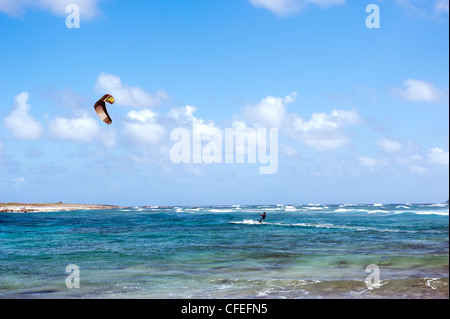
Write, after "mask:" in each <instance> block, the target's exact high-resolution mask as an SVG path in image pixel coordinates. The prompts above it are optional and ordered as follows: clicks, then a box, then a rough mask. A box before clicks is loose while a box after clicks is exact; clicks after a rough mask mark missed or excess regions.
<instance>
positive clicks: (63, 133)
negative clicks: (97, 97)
mask: <svg viewBox="0 0 450 319" xmlns="http://www.w3.org/2000/svg"><path fill="white" fill-rule="evenodd" d="M48 130H49V133H50V136H51V137H52V138H54V139H59V140H71V141H75V142H79V143H92V142H95V141H99V142H101V143H102V144H103V145H105V146H107V147H114V146H115V145H116V141H115V135H114V132H113V131H104V130H101V129H100V126H99V125H98V121H97V120H96V119H93V118H92V117H89V116H87V115H82V116H81V117H73V118H65V117H56V118H55V119H53V120H51V121H50V123H49V126H48Z"/></svg>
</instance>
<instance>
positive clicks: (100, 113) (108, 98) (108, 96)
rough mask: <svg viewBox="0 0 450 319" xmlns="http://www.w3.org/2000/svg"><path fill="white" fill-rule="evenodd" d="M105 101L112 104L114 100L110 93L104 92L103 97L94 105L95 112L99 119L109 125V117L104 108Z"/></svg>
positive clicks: (110, 121)
mask: <svg viewBox="0 0 450 319" xmlns="http://www.w3.org/2000/svg"><path fill="white" fill-rule="evenodd" d="M106 102H108V103H109V104H114V102H115V100H114V97H113V96H112V95H111V94H105V95H103V97H102V98H101V99H100V100H98V101H97V103H95V105H94V109H95V112H97V114H98V116H99V117H100V119H101V120H102V121H103V122H105V123H106V124H108V125H110V124H111V123H112V120H111V117H110V116H109V114H108V110H107V109H106Z"/></svg>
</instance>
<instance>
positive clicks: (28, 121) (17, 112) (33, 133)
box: [4, 92, 43, 140]
mask: <svg viewBox="0 0 450 319" xmlns="http://www.w3.org/2000/svg"><path fill="white" fill-rule="evenodd" d="M28 98H29V94H28V92H22V93H21V94H19V95H17V96H16V97H15V98H14V104H13V109H12V111H11V113H10V114H9V115H8V116H7V117H5V119H4V124H5V127H6V128H7V129H8V130H10V131H11V132H12V134H13V135H14V137H16V138H19V139H24V140H37V139H40V138H41V136H42V133H43V128H42V124H41V123H40V122H38V121H36V120H35V119H34V118H33V117H32V116H31V115H29V114H28V112H29V110H30V105H29V104H28Z"/></svg>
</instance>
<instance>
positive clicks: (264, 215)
mask: <svg viewBox="0 0 450 319" xmlns="http://www.w3.org/2000/svg"><path fill="white" fill-rule="evenodd" d="M259 216H261V217H262V218H261V220H260V221H259V223H260V224H261V223H262V221H263V220H264V219H266V212H264V213H262V215H261V214H259Z"/></svg>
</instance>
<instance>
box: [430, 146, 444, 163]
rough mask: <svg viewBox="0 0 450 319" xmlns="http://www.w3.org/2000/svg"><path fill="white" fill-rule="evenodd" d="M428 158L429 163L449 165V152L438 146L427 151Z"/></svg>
mask: <svg viewBox="0 0 450 319" xmlns="http://www.w3.org/2000/svg"><path fill="white" fill-rule="evenodd" d="M428 159H429V160H430V162H431V163H433V164H437V165H443V166H448V165H449V153H448V152H446V151H444V150H443V149H440V148H438V147H434V148H431V149H430V150H429V151H428Z"/></svg>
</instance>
